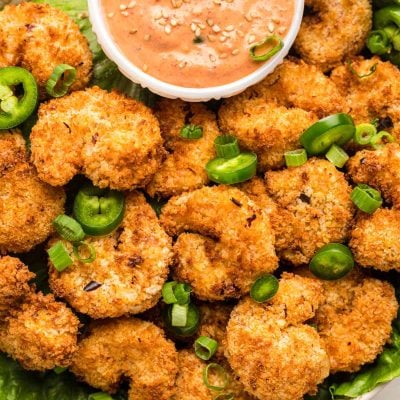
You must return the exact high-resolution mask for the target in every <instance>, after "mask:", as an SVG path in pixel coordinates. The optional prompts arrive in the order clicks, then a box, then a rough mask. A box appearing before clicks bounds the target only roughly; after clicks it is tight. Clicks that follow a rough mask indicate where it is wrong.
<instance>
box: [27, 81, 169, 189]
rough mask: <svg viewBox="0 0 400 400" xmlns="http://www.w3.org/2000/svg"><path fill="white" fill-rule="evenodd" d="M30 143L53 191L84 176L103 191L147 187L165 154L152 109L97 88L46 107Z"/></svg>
mask: <svg viewBox="0 0 400 400" xmlns="http://www.w3.org/2000/svg"><path fill="white" fill-rule="evenodd" d="M54 132H57V134H56V135H55V134H54ZM30 138H31V142H32V160H33V163H34V164H35V166H36V168H37V170H38V173H39V177H40V178H41V179H42V180H43V181H45V182H47V183H50V184H51V185H53V186H62V185H65V184H66V183H68V182H69V181H70V180H71V179H72V178H73V177H74V175H76V174H79V173H83V174H84V175H86V176H87V177H88V178H89V179H91V180H92V181H93V183H94V184H95V185H96V186H98V187H101V188H104V187H111V188H113V189H117V190H127V189H133V188H136V187H144V186H145V185H146V184H147V183H148V182H149V181H150V180H151V178H152V176H153V175H154V173H155V172H156V171H157V169H158V168H159V166H160V162H161V158H162V155H163V154H164V149H163V147H162V139H161V135H160V128H159V125H158V121H157V119H156V118H155V116H154V115H153V113H152V112H151V110H150V109H149V108H147V107H146V106H145V105H144V104H142V103H140V102H138V101H136V100H133V99H130V98H127V97H125V96H123V95H121V94H119V93H117V92H113V93H108V92H106V91H104V90H101V89H100V88H98V87H93V88H90V89H87V90H86V91H79V92H74V93H72V94H70V95H69V96H65V97H63V98H61V99H54V100H51V101H50V102H48V103H46V104H42V105H41V106H40V108H39V120H38V122H37V124H36V125H35V126H34V127H33V128H32V133H31V136H30Z"/></svg>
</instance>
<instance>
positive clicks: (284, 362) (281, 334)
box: [226, 273, 329, 400]
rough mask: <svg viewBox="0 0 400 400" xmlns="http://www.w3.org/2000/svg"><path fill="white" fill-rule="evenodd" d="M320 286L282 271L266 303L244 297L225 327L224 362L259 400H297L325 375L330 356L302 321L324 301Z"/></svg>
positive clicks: (319, 340) (316, 336) (311, 390)
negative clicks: (277, 288)
mask: <svg viewBox="0 0 400 400" xmlns="http://www.w3.org/2000/svg"><path fill="white" fill-rule="evenodd" d="M323 300H324V296H323V291H322V285H321V283H319V282H316V281H314V280H312V279H308V278H303V277H300V276H294V275H292V274H289V273H284V274H283V275H282V279H281V280H280V287H279V290H278V293H277V295H276V296H275V297H274V298H273V299H272V300H271V301H269V302H268V303H262V304H260V303H256V302H254V301H253V300H252V299H251V298H249V297H247V298H245V299H243V300H241V302H240V303H239V304H238V305H237V306H236V307H235V308H234V310H233V312H232V314H231V319H230V321H229V323H228V327H227V349H226V354H227V357H228V361H229V363H230V365H231V366H232V368H233V370H234V372H235V373H236V374H237V375H238V376H239V379H240V382H241V383H242V384H243V385H244V388H245V390H246V391H248V392H249V393H251V394H252V395H254V396H255V397H257V398H258V399H260V400H300V399H302V398H303V396H304V395H305V394H306V393H311V394H313V393H315V392H316V391H317V385H318V384H319V383H321V382H322V381H323V380H324V379H325V378H326V377H327V376H328V375H329V358H328V355H327V354H326V351H325V349H324V344H323V342H322V341H321V339H320V337H319V336H318V333H317V331H316V330H315V329H314V328H312V327H311V326H309V325H307V324H306V322H307V321H308V320H309V319H311V318H313V316H314V313H315V310H316V309H317V307H318V306H319V305H320V304H321V303H322V302H323Z"/></svg>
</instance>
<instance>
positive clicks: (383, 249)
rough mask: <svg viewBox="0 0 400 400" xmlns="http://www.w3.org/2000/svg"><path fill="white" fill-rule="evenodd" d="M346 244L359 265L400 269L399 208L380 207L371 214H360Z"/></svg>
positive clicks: (383, 268)
mask: <svg viewBox="0 0 400 400" xmlns="http://www.w3.org/2000/svg"><path fill="white" fill-rule="evenodd" d="M349 245H350V248H351V250H352V253H353V256H354V259H355V261H356V262H357V263H358V264H359V265H361V266H363V267H367V268H375V269H379V270H381V271H390V270H392V269H394V270H397V271H400V211H399V210H388V209H382V208H381V209H378V210H377V211H376V212H375V213H374V214H372V215H368V214H364V213H360V214H359V215H358V218H357V220H356V223H355V225H354V226H353V230H352V232H351V240H350V244H349Z"/></svg>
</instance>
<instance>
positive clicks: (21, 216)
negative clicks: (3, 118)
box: [0, 131, 65, 254]
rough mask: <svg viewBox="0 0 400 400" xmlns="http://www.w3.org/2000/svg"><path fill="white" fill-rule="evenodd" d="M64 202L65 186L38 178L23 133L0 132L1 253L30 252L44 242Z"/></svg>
mask: <svg viewBox="0 0 400 400" xmlns="http://www.w3.org/2000/svg"><path fill="white" fill-rule="evenodd" d="M64 202H65V193H64V190H63V189H62V188H53V187H51V186H49V185H47V184H46V183H44V182H42V181H41V180H40V179H39V178H38V176H37V173H36V171H35V169H34V167H33V166H32V165H31V164H30V163H29V162H28V160H27V154H26V150H25V140H24V139H23V137H22V135H21V134H20V133H19V132H18V131H9V132H7V131H5V132H2V133H0V254H5V253H7V252H10V253H22V252H27V251H29V250H31V249H32V248H33V247H34V246H36V245H38V244H39V243H42V242H44V241H45V240H46V239H47V237H48V236H49V235H50V233H51V232H52V230H53V228H52V224H51V223H52V221H53V220H54V218H55V217H56V216H57V215H58V214H62V213H63V210H64Z"/></svg>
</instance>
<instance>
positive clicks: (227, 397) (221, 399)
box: [214, 393, 235, 400]
mask: <svg viewBox="0 0 400 400" xmlns="http://www.w3.org/2000/svg"><path fill="white" fill-rule="evenodd" d="M234 399H235V395H234V394H233V393H220V394H219V395H218V396H216V397H214V400H234Z"/></svg>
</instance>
